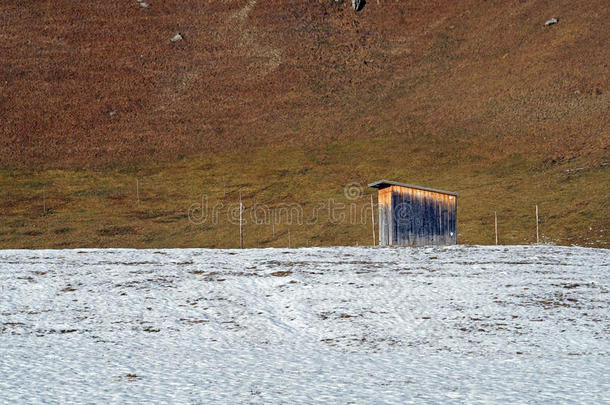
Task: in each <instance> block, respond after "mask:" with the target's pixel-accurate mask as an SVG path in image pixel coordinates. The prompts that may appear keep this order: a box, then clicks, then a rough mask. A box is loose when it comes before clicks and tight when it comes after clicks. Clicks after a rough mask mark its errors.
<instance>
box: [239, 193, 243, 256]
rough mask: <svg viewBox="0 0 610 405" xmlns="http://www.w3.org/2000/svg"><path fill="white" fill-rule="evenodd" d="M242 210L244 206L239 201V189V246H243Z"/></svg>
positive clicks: (241, 247)
mask: <svg viewBox="0 0 610 405" xmlns="http://www.w3.org/2000/svg"><path fill="white" fill-rule="evenodd" d="M243 212H244V206H243V204H242V203H241V189H240V190H239V248H240V249H243V248H244V231H243Z"/></svg>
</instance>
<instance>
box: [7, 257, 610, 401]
mask: <svg viewBox="0 0 610 405" xmlns="http://www.w3.org/2000/svg"><path fill="white" fill-rule="evenodd" d="M609 271H610V251H608V250H601V249H585V248H564V247H553V246H520V247H466V246H456V247H449V248H417V249H409V248H404V249H395V248H348V247H345V248H310V249H292V250H288V249H265V250H244V251H231V250H204V249H193V250H160V251H153V250H64V251H0V283H1V284H0V285H1V291H0V292H1V295H0V401H2V402H5V403H16V402H19V403H40V402H61V403H70V402H78V403H82V402H87V403H91V402H96V403H108V402H116V403H136V402H164V403H167V402H172V403H176V402H177V403H210V402H214V403H218V402H222V403H241V402H249V403H279V402H281V403H312V402H317V403H320V402H330V403H408V402H415V403H456V402H457V403H461V402H466V403H500V402H501V403H539V402H545V403H564V402H566V403H567V402H569V403H590V404H592V403H603V402H608V401H610V377H609V376H610V360H609V359H610V341H609V338H608V336H609V335H610V310H609V303H610V294H609V293H608V290H609V289H610V274H609Z"/></svg>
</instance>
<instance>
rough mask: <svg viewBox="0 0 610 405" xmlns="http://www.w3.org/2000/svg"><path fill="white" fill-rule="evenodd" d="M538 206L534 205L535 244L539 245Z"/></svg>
mask: <svg viewBox="0 0 610 405" xmlns="http://www.w3.org/2000/svg"><path fill="white" fill-rule="evenodd" d="M538 223H539V222H538V204H536V243H540V233H539V231H538Z"/></svg>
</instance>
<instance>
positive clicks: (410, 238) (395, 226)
mask: <svg viewBox="0 0 610 405" xmlns="http://www.w3.org/2000/svg"><path fill="white" fill-rule="evenodd" d="M379 243H380V244H381V245H399V246H425V245H454V244H456V243H457V197H455V196H454V195H448V194H442V193H436V192H431V191H424V190H419V189H414V188H407V187H402V186H390V187H387V188H383V189H380V190H379Z"/></svg>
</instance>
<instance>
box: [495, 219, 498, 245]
mask: <svg viewBox="0 0 610 405" xmlns="http://www.w3.org/2000/svg"><path fill="white" fill-rule="evenodd" d="M494 219H495V225H496V245H497V244H498V213H497V212H496V211H494Z"/></svg>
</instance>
